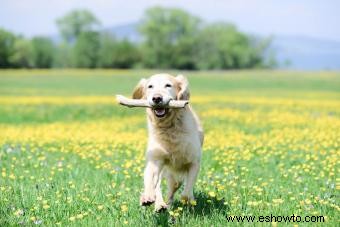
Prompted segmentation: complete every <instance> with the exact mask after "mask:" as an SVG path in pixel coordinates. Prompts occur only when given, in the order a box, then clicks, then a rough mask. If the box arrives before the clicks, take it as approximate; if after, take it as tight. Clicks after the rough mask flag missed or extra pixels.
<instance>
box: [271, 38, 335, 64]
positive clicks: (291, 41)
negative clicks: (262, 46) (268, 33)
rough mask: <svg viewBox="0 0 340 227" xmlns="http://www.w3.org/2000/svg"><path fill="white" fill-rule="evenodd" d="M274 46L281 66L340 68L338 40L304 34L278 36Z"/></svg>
mask: <svg viewBox="0 0 340 227" xmlns="http://www.w3.org/2000/svg"><path fill="white" fill-rule="evenodd" d="M272 48H273V49H274V50H275V52H276V57H277V59H278V61H279V63H280V68H290V69H301V70H322V69H329V70H339V69H340V42H337V41H329V40H322V39H315V38H310V37H302V36H276V37H274V39H273V42H272ZM286 63H290V64H288V65H287V64H286Z"/></svg>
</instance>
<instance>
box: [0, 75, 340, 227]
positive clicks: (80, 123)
mask: <svg viewBox="0 0 340 227" xmlns="http://www.w3.org/2000/svg"><path fill="white" fill-rule="evenodd" d="M153 73H157V71H151V70H134V71H131V70H32V71H28V70H6V71H0V129H1V131H0V170H1V173H0V226H12V225H29V226H31V225H39V224H41V225H47V226H55V225H61V226H83V225H85V226H121V225H128V226H157V225H161V226H167V225H169V226H172V225H173V226H182V225H189V226H224V225H231V224H233V225H240V226H243V225H250V226H253V225H254V223H247V222H244V223H236V222H234V223H230V222H229V223H228V222H227V218H226V217H227V216H230V215H256V216H257V217H258V216H260V215H264V216H265V215H271V214H272V215H276V216H277V215H292V214H295V215H300V216H301V217H302V218H304V217H305V216H307V215H309V216H311V215H315V216H324V217H325V218H326V222H325V223H313V224H314V225H316V224H318V225H320V226H324V225H328V226H336V225H337V224H338V223H339V220H338V217H339V210H340V209H339V189H340V182H339V155H340V150H339V144H340V140H339V138H340V130H339V128H340V118H339V117H340V101H339V100H340V73H338V72H315V73H310V72H284V71H230V72H225V71H221V72H220V71H213V72H191V71H188V72H177V71H172V73H174V74H177V73H183V74H184V75H187V76H188V78H189V80H190V85H191V97H192V102H191V103H192V105H193V107H194V109H195V110H196V111H197V112H198V114H199V116H200V118H201V120H202V122H203V125H204V129H205V134H206V140H205V144H204V148H203V150H204V151H203V160H202V168H201V172H200V175H199V179H198V182H197V184H196V187H195V197H196V200H197V205H196V206H190V205H184V204H181V201H179V196H178V195H177V197H176V202H175V203H174V205H173V206H172V207H171V209H170V210H169V211H170V212H166V213H161V214H155V213H154V212H153V207H152V206H151V207H147V208H142V207H140V206H139V204H138V203H139V195H140V193H141V190H142V175H143V174H142V173H143V168H144V151H145V148H146V140H147V134H146V122H145V114H144V111H143V110H141V109H128V108H124V107H122V106H118V105H117V104H116V103H115V100H114V96H113V95H114V94H125V95H130V93H131V91H132V89H133V87H134V86H135V85H136V84H137V82H138V80H139V79H140V78H141V77H147V76H149V75H151V74H153ZM163 189H164V194H165V191H166V190H165V189H166V187H165V185H164V187H163ZM256 220H257V219H256ZM256 224H262V225H272V224H275V223H266V222H264V223H258V222H257V223H256ZM277 224H278V225H285V223H277ZM293 224H298V225H299V226H305V225H306V226H307V225H308V224H309V225H310V223H306V222H301V223H297V222H295V223H288V225H293Z"/></svg>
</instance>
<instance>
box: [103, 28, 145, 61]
mask: <svg viewBox="0 0 340 227" xmlns="http://www.w3.org/2000/svg"><path fill="white" fill-rule="evenodd" d="M139 60H140V53H139V50H138V48H137V46H136V45H135V44H133V43H131V42H130V41H128V40H126V39H124V40H117V39H115V38H114V37H113V36H110V35H108V34H103V35H102V39H101V47H100V51H99V62H98V66H99V67H104V68H132V67H133V66H134V65H135V64H136V63H137V62H138V61H139Z"/></svg>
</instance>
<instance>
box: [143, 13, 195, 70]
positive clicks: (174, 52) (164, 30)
mask: <svg viewBox="0 0 340 227" xmlns="http://www.w3.org/2000/svg"><path fill="white" fill-rule="evenodd" d="M199 23H200V20H199V18H197V17H194V16H192V15H190V14H189V13H187V12H185V11H183V10H180V9H174V8H162V7H154V8H150V9H148V10H147V11H146V13H145V16H144V18H143V20H142V24H141V26H140V32H141V33H142V35H143V37H144V42H143V46H142V50H143V62H144V64H145V66H147V67H153V68H155V67H156V68H194V67H195V66H194V65H195V64H194V62H193V60H192V56H193V54H194V50H195V37H196V35H197V34H198V31H199Z"/></svg>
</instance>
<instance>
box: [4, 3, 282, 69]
mask: <svg viewBox="0 0 340 227" xmlns="http://www.w3.org/2000/svg"><path fill="white" fill-rule="evenodd" d="M57 25H58V27H59V30H60V34H61V35H62V37H63V38H64V40H63V42H62V43H59V44H56V46H55V45H54V44H53V42H52V40H51V39H49V38H45V37H35V38H33V39H32V40H27V39H24V38H23V37H17V36H16V35H15V34H12V33H10V32H8V31H5V30H3V29H0V68H10V67H18V68H21V67H25V68H33V67H36V68H49V67H60V68H68V67H80V68H95V67H101V68H133V67H144V68H167V69H170V68H173V69H244V68H271V67H274V66H275V65H276V62H275V56H274V53H273V52H272V51H271V49H270V48H269V46H270V43H271V38H268V39H259V38H256V37H252V36H250V35H248V34H245V33H243V32H240V31H239V30H238V29H237V27H235V26H234V25H232V24H228V23H215V24H203V23H202V22H201V19H200V18H198V17H196V16H193V15H191V14H189V13H188V12H186V11H183V10H181V9H176V8H163V7H153V8H150V9H148V10H146V12H145V15H144V17H143V19H142V23H141V24H140V27H139V31H140V33H141V35H142V38H143V39H142V42H135V43H132V42H130V41H129V40H119V39H116V38H114V37H113V36H110V35H109V34H106V33H103V32H99V31H98V29H99V25H100V22H99V20H98V19H97V18H96V17H95V16H94V15H93V14H92V13H91V12H90V11H88V10H74V11H71V12H69V13H67V14H66V15H65V16H63V17H61V18H59V19H58V20H57Z"/></svg>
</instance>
